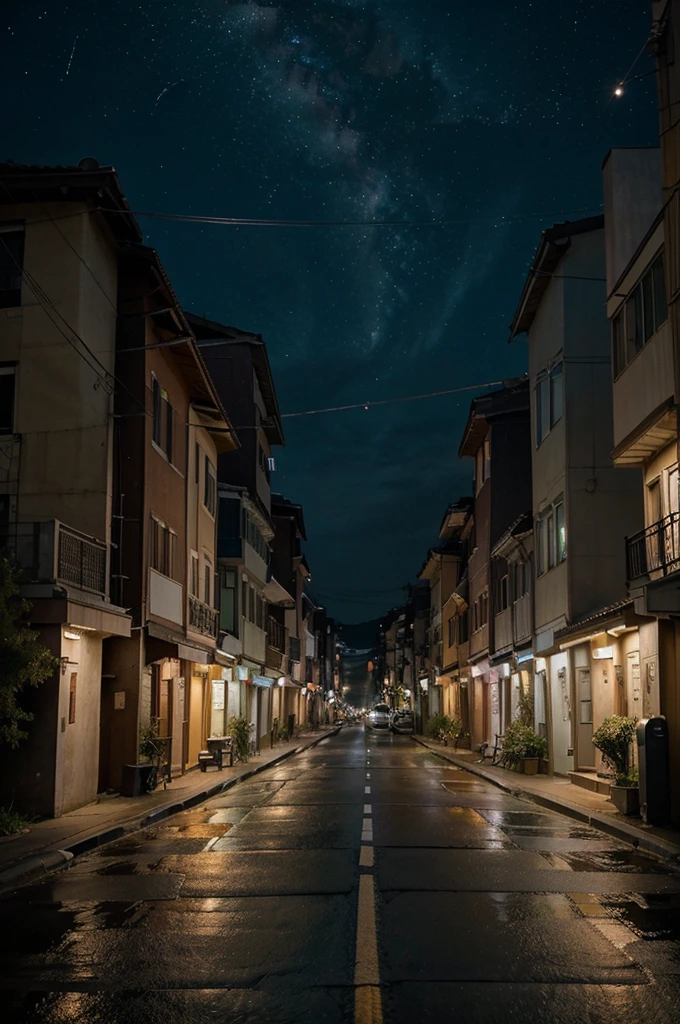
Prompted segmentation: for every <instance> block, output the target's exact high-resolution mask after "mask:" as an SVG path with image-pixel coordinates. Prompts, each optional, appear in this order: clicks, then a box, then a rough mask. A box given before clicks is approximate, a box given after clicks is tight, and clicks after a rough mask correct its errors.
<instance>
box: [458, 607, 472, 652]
mask: <svg viewBox="0 0 680 1024" xmlns="http://www.w3.org/2000/svg"><path fill="white" fill-rule="evenodd" d="M469 623H470V612H469V611H465V612H463V614H462V615H461V616H460V618H459V619H458V643H459V644H466V643H467V642H468V639H469V635H470V628H469Z"/></svg>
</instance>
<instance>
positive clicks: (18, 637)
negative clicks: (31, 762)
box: [0, 556, 59, 747]
mask: <svg viewBox="0 0 680 1024" xmlns="http://www.w3.org/2000/svg"><path fill="white" fill-rule="evenodd" d="M19 577H20V573H19V571H18V570H17V569H16V568H15V567H14V566H13V565H12V564H11V563H10V562H9V561H8V559H7V558H5V557H4V556H0V746H3V745H4V746H9V747H17V746H18V745H19V742H20V741H21V740H22V739H26V737H27V736H28V733H27V732H26V731H25V730H24V729H23V728H22V724H23V723H26V722H30V721H31V720H32V718H33V715H31V714H30V713H29V712H28V711H25V710H24V709H23V708H22V707H21V705H20V704H19V702H18V698H19V694H20V693H21V691H22V690H23V688H24V687H25V686H38V685H39V684H40V683H43V682H44V681H45V680H46V679H48V678H49V677H50V676H51V675H52V673H53V672H56V670H57V667H58V665H59V659H58V658H55V657H54V656H53V655H52V654H51V653H50V652H49V651H48V649H47V648H46V647H45V646H44V645H43V644H41V643H40V640H39V637H38V634H37V633H35V632H34V631H33V630H31V629H29V628H28V627H27V626H26V625H25V624H24V621H23V620H24V618H25V616H26V615H27V614H28V612H29V611H30V608H31V606H30V604H29V603H28V601H25V600H24V599H23V598H22V597H21V592H20V590H19Z"/></svg>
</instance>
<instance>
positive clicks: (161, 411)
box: [151, 374, 175, 462]
mask: <svg viewBox="0 0 680 1024" xmlns="http://www.w3.org/2000/svg"><path fill="white" fill-rule="evenodd" d="M151 397H152V405H153V425H152V434H151V436H152V438H153V441H154V444H156V445H158V447H159V448H160V449H161V451H162V452H164V453H165V455H166V456H167V459H168V462H172V460H173V455H174V428H175V424H174V420H175V416H174V409H173V408H172V406H171V405H170V401H169V399H168V393H167V391H166V390H165V389H164V388H162V387H161V386H160V384H159V382H158V378H157V377H156V375H155V374H152V375H151Z"/></svg>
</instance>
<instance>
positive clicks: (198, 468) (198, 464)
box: [194, 443, 201, 483]
mask: <svg viewBox="0 0 680 1024" xmlns="http://www.w3.org/2000/svg"><path fill="white" fill-rule="evenodd" d="M194 472H195V474H196V483H200V476H201V446H200V445H199V444H198V443H197V444H196V467H195V469H194Z"/></svg>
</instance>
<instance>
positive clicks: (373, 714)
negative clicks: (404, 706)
mask: <svg viewBox="0 0 680 1024" xmlns="http://www.w3.org/2000/svg"><path fill="white" fill-rule="evenodd" d="M366 722H367V724H368V726H369V728H371V729H382V730H384V731H387V730H388V729H389V727H390V709H389V707H388V705H387V704H376V705H374V707H373V709H372V710H371V711H369V712H368V716H367V718H366Z"/></svg>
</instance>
